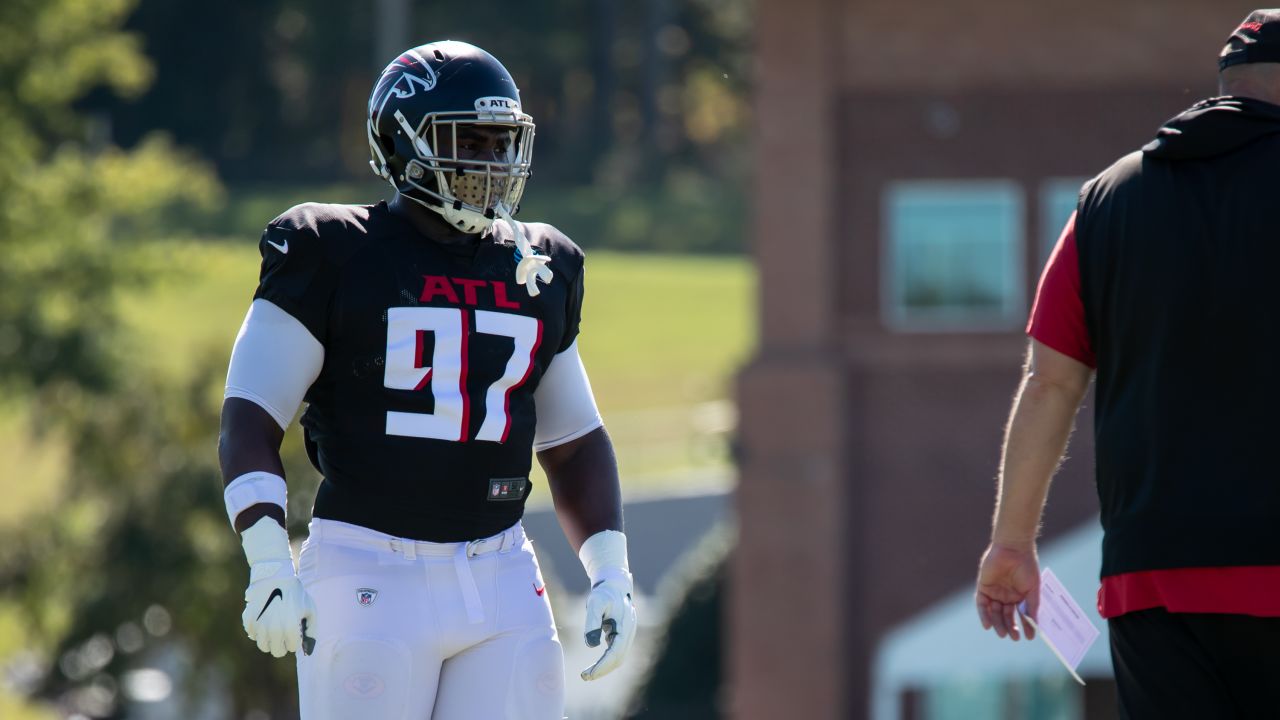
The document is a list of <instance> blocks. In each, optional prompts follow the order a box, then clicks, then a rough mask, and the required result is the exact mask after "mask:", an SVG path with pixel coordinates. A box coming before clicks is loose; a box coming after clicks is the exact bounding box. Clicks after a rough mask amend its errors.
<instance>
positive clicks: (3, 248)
mask: <svg viewBox="0 0 1280 720" xmlns="http://www.w3.org/2000/svg"><path fill="white" fill-rule="evenodd" d="M132 5H133V3H132V2H131V0H6V2H4V3H0V388H3V390H4V392H5V397H7V398H10V399H12V398H15V397H20V398H25V399H26V400H27V401H28V403H29V405H30V407H31V408H32V409H33V411H32V415H33V416H34V417H35V418H36V419H37V420H38V421H39V423H38V424H39V425H41V426H42V427H43V428H44V429H46V430H51V431H53V432H52V435H54V436H56V437H58V438H61V439H62V440H63V441H64V442H65V444H66V451H67V454H68V457H69V461H68V463H67V464H68V466H69V468H70V470H69V476H68V477H67V478H65V479H64V480H63V482H64V488H63V492H62V498H61V500H60V501H59V503H58V505H57V507H56V509H55V510H54V511H50V512H48V513H45V514H42V515H39V516H35V517H30V518H28V519H27V520H26V522H24V523H23V525H22V526H21V527H19V528H17V529H14V530H11V531H6V537H4V538H0V604H2V605H3V606H2V607H0V614H3V615H4V616H5V617H6V618H9V619H10V622H9V626H10V627H12V626H13V625H15V624H18V625H21V627H23V628H24V629H25V636H26V639H27V640H29V641H31V646H30V649H31V651H32V652H31V653H30V654H29V657H28V665H31V664H34V665H36V666H37V667H36V672H34V673H30V675H32V677H28V680H31V681H32V682H31V683H29V684H30V686H31V688H30V689H33V690H35V691H36V692H37V693H38V694H40V695H42V696H45V697H51V698H58V699H59V700H60V702H61V705H62V706H63V707H64V708H66V709H69V710H78V711H81V712H83V713H84V714H86V715H89V716H94V717H110V716H113V715H116V714H118V713H119V712H120V709H119V708H120V704H119V703H118V702H117V699H118V697H119V689H120V687H121V681H120V679H121V678H122V677H123V673H124V672H125V671H126V670H128V669H129V668H131V667H134V666H137V665H139V664H140V663H142V662H145V661H146V657H147V655H148V653H153V652H155V651H156V650H157V649H158V648H160V647H162V646H163V645H166V644H167V646H169V647H177V648H181V652H184V653H187V654H188V655H191V656H196V655H199V653H201V652H202V651H203V649H204V647H205V646H206V645H210V646H212V647H214V648H222V647H230V640H231V639H232V638H234V637H235V636H234V634H233V633H228V632H227V630H228V629H230V628H234V627H235V618H234V613H232V617H231V618H230V622H224V623H219V622H218V621H217V620H216V619H215V618H216V617H220V616H221V615H223V614H225V612H218V613H215V612H214V610H213V609H212V608H213V606H214V605H215V604H216V606H217V607H218V610H219V611H225V608H226V607H233V608H234V607H235V606H236V604H237V602H238V599H237V597H236V596H238V589H233V588H234V587H235V586H237V585H238V584H240V582H241V579H240V578H235V580H234V581H233V580H232V579H231V578H230V577H229V575H230V574H231V573H232V572H233V571H234V568H235V565H234V564H232V563H233V560H234V557H235V555H236V552H237V548H235V547H234V536H233V535H232V534H231V533H230V532H228V531H227V529H226V527H225V519H224V518H222V517H221V512H220V510H219V507H220V504H221V499H220V497H219V495H218V487H219V483H218V479H217V473H216V468H214V467H213V447H214V438H215V436H216V418H215V417H213V412H214V410H213V408H216V406H217V403H216V398H215V399H214V400H212V401H211V400H210V398H209V392H208V390H209V384H210V383H209V380H208V378H210V377H212V376H213V374H214V372H215V371H214V370H213V369H212V368H202V369H201V370H200V371H198V372H196V373H194V374H193V377H194V378H195V379H193V380H192V381H190V382H189V383H187V384H184V385H181V386H179V387H169V386H166V385H164V384H163V383H161V382H158V381H156V380H154V379H151V378H148V377H145V376H143V375H142V374H141V373H139V372H137V371H136V368H135V367H134V366H133V365H131V363H130V361H129V358H126V357H123V356H122V353H121V352H120V351H118V350H117V349H116V348H117V347H119V345H118V344H117V343H115V342H114V340H115V339H117V338H118V333H117V319H116V312H115V310H114V304H115V300H116V297H117V295H118V294H119V292H120V291H121V290H122V289H125V288H129V287H131V286H133V285H136V284H137V283H141V282H145V281H146V280H147V279H148V278H150V277H153V276H154V275H155V274H156V273H158V272H161V271H163V266H161V265H158V264H156V263H154V262H149V261H148V260H147V259H146V257H147V256H146V255H145V254H144V253H142V252H140V251H141V250H142V249H143V248H145V247H147V246H148V244H150V243H153V242H155V241H157V240H161V239H164V238H168V237H171V236H172V235H173V234H174V232H175V231H174V228H176V227H179V224H178V223H177V222H176V221H175V218H176V217H178V216H179V214H180V213H183V212H190V210H191V209H192V208H203V209H209V208H212V207H214V206H216V204H217V203H218V201H219V198H220V194H221V188H220V185H219V183H218V181H217V179H216V177H215V175H214V174H213V172H212V171H211V170H210V169H209V167H208V166H207V165H205V164H204V163H202V162H200V161H199V160H198V159H196V158H195V157H193V156H191V155H190V154H187V153H184V152H182V151H179V150H178V149H176V148H175V147H174V146H173V144H172V143H171V142H170V141H169V140H168V139H167V138H166V137H164V136H163V135H159V134H150V135H148V136H146V137H144V138H142V139H141V140H140V141H139V142H138V143H137V144H136V145H135V146H134V147H132V148H130V149H121V148H119V147H115V146H112V145H111V144H110V143H109V142H107V140H106V138H105V137H104V135H105V134H106V133H104V132H103V127H102V125H103V123H102V121H101V120H99V119H96V118H94V117H93V116H90V115H86V114H85V113H83V112H81V111H79V110H78V106H77V102H78V101H79V100H80V99H81V98H83V97H84V96H85V95H86V93H88V92H90V91H91V90H92V89H94V88H106V89H107V90H109V91H111V92H114V93H117V94H120V95H123V96H136V95H137V94H139V93H140V92H142V91H143V90H144V89H145V88H146V87H147V85H148V83H149V82H150V80H151V77H152V74H153V67H152V65H151V64H150V63H149V62H148V60H147V59H146V58H145V57H144V56H143V54H142V52H141V42H140V40H139V38H138V37H136V36H135V35H132V34H130V33H127V32H123V31H121V30H120V28H121V26H122V24H123V22H124V19H125V17H126V16H127V14H128V13H129V12H130V10H131V8H132ZM20 472H21V469H20V468H5V469H4V470H3V471H0V473H3V474H4V476H5V477H6V478H11V479H12V483H11V482H10V481H9V480H6V482H5V483H4V485H5V487H6V489H7V490H8V491H10V492H12V491H14V490H15V489H17V487H19V485H18V484H19V483H21V482H30V479H27V478H19V477H18V473H20ZM166 607H168V608H175V607H181V608H182V611H181V612H179V611H177V610H166V609H165V608H166ZM15 608H16V613H17V618H18V621H17V622H16V623H15V622H12V617H13V615H14V612H15ZM242 644H245V643H242ZM250 649H251V648H250ZM245 655H246V656H248V658H247V660H246V662H243V663H241V662H238V660H240V659H242V658H237V659H236V660H232V659H229V658H222V657H220V656H218V655H217V654H216V652H215V653H213V664H212V665H210V666H209V667H213V668H219V667H221V668H222V673H221V675H222V676H224V677H227V678H228V679H230V678H232V677H233V676H234V675H235V673H238V672H243V671H247V670H250V669H256V670H257V671H259V672H261V673H264V674H263V675H262V677H264V678H268V679H269V678H271V677H272V675H271V674H270V673H273V672H274V673H276V675H279V674H280V673H281V670H280V669H279V668H278V667H274V668H273V667H268V668H262V667H259V666H258V665H255V664H254V663H255V660H256V658H253V657H252V656H251V655H250V653H248V652H246V653H245ZM200 659H204V656H201V657H200ZM259 665H260V663H259ZM199 676H202V677H209V676H210V674H208V673H202V674H199ZM213 676H217V673H214V674H213ZM193 677H196V674H193ZM262 685H263V687H268V686H270V682H266V683H263V684H262ZM250 699H252V697H250Z"/></svg>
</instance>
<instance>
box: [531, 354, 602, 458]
mask: <svg viewBox="0 0 1280 720" xmlns="http://www.w3.org/2000/svg"><path fill="white" fill-rule="evenodd" d="M533 402H534V404H535V405H536V406H537V408H538V427H537V429H536V430H535V431H534V433H533V449H534V450H536V451H538V452H542V451H543V450H546V449H548V448H553V447H555V446H557V445H563V444H565V443H567V442H569V441H570V440H577V439H578V438H580V437H582V436H583V435H586V434H587V433H589V432H591V431H592V430H595V429H596V428H598V427H600V426H602V425H604V420H603V419H601V418H600V411H599V410H598V409H596V398H595V395H592V394H591V381H590V380H588V379H587V369H586V368H585V367H583V365H582V358H581V357H580V356H579V355H578V341H577V340H574V341H573V344H572V345H570V346H569V347H568V348H567V349H565V350H564V351H563V352H561V353H560V354H559V355H556V356H555V357H554V358H552V359H551V364H550V365H548V366H547V371H546V372H545V373H543V374H542V381H541V382H539V383H538V389H537V390H534V391H533Z"/></svg>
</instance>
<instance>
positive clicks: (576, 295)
mask: <svg viewBox="0 0 1280 720" xmlns="http://www.w3.org/2000/svg"><path fill="white" fill-rule="evenodd" d="M585 274H586V267H584V266H579V268H578V277H576V278H574V280H573V284H572V285H570V286H569V299H568V301H567V302H566V303H565V318H564V339H562V340H561V341H560V347H559V349H557V350H556V353H562V352H564V351H565V350H568V349H569V346H570V345H572V344H573V341H574V340H577V339H578V327H579V326H580V325H581V324H582V296H583V292H584V289H583V284H582V276H583V275H585Z"/></svg>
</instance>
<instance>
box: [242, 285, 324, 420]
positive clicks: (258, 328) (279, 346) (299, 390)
mask: <svg viewBox="0 0 1280 720" xmlns="http://www.w3.org/2000/svg"><path fill="white" fill-rule="evenodd" d="M322 365H324V346H323V345H321V344H320V341H319V340H316V339H315V337H314V336H313V335H312V334H311V333H310V332H309V331H308V330H307V328H306V326H304V325H303V324H302V323H301V322H299V321H298V320H297V318H295V317H293V316H292V315H290V314H289V313H287V312H285V311H284V310H281V309H280V308H279V306H277V305H275V304H273V303H271V302H268V301H266V300H263V299H261V298H259V299H257V300H254V301H253V304H252V305H250V306H249V314H247V315H245V317H244V324H243V325H241V326H240V334H239V335H237V336H236V344H235V347H234V348H233V349H232V350H231V366H230V367H229V368H227V390H226V393H225V394H224V395H223V398H224V399H225V398H233V397H235V398H242V399H244V400H248V401H250V402H252V403H255V404H257V405H258V406H260V407H261V408H262V409H263V410H266V411H267V412H268V413H269V414H270V415H271V417H273V418H275V421H276V423H278V424H279V425H280V428H281V429H287V428H288V427H289V422H290V421H291V420H293V415H294V413H296V412H297V411H298V406H299V405H301V404H302V398H303V396H304V395H306V394H307V388H309V387H311V383H313V382H315V380H316V378H317V377H319V376H320V367H321V366H322Z"/></svg>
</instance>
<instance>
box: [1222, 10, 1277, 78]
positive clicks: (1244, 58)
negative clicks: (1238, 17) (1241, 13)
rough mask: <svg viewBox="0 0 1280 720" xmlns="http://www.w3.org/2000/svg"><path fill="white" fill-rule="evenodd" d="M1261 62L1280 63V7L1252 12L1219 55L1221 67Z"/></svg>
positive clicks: (1232, 34)
mask: <svg viewBox="0 0 1280 720" xmlns="http://www.w3.org/2000/svg"><path fill="white" fill-rule="evenodd" d="M1259 62H1273V63H1280V8H1271V9H1270V10H1254V11H1253V12H1251V13H1249V17H1247V18H1245V19H1244V22H1242V23H1240V27H1238V28H1236V31H1235V32H1233V33H1231V37H1229V38H1227V44H1226V46H1225V47H1223V48H1222V52H1221V53H1220V54H1219V55H1218V68H1219V69H1220V70H1225V69H1227V68H1229V67H1231V66H1232V65H1240V64H1242V63H1259Z"/></svg>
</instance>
